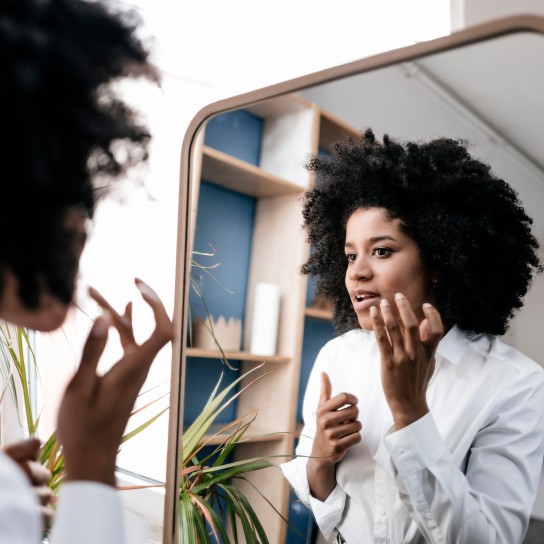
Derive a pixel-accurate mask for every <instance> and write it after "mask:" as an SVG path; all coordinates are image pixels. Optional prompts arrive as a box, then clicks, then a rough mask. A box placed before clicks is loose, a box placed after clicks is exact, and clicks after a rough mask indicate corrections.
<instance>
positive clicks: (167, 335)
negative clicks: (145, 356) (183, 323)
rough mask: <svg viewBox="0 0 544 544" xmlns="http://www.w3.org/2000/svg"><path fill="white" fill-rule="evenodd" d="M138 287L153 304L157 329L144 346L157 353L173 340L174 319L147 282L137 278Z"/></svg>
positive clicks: (151, 304)
mask: <svg viewBox="0 0 544 544" xmlns="http://www.w3.org/2000/svg"><path fill="white" fill-rule="evenodd" d="M135 283H136V287H137V288H138V289H139V291H140V293H141V294H142V297H143V299H144V300H145V301H146V302H147V303H148V304H149V306H151V309H152V310H153V314H154V316H155V330H154V331H153V332H152V333H151V336H150V337H149V338H148V339H147V340H146V342H144V344H142V347H144V346H146V348H147V349H149V350H151V351H155V353H157V352H158V351H159V350H160V349H161V348H162V347H163V346H164V345H165V344H166V343H167V342H169V341H170V340H172V337H173V333H174V331H173V328H172V321H171V319H170V317H168V314H167V313H166V309H165V307H164V304H163V303H162V302H161V299H160V298H159V296H158V295H157V293H155V291H154V290H153V289H151V287H149V285H147V283H145V282H144V281H142V280H141V279H139V278H136V279H135Z"/></svg>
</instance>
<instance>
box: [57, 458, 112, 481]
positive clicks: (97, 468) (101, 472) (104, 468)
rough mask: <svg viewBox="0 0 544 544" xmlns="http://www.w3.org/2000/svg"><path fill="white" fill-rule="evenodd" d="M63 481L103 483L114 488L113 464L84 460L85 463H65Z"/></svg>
mask: <svg viewBox="0 0 544 544" xmlns="http://www.w3.org/2000/svg"><path fill="white" fill-rule="evenodd" d="M64 474H65V476H64V480H65V481H67V482H70V481H72V482H73V481H86V482H97V483H103V484H106V485H110V486H113V487H115V485H116V481H115V462H114V463H111V462H102V463H100V462H98V461H97V460H96V459H90V460H89V459H86V463H83V464H81V465H79V464H78V463H69V462H66V463H65V470H64Z"/></svg>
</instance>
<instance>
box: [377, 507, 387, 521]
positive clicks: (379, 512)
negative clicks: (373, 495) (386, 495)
mask: <svg viewBox="0 0 544 544" xmlns="http://www.w3.org/2000/svg"><path fill="white" fill-rule="evenodd" d="M376 515H377V516H378V517H379V518H383V517H384V516H385V510H384V509H383V507H381V506H378V507H376Z"/></svg>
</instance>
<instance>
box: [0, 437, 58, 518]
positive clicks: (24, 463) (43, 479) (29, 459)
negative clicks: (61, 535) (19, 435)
mask: <svg viewBox="0 0 544 544" xmlns="http://www.w3.org/2000/svg"><path fill="white" fill-rule="evenodd" d="M39 452H40V441H39V440H38V439H37V438H27V439H26V440H23V441H21V442H16V443H15V444H10V445H8V446H6V447H5V448H4V453H6V454H7V455H9V456H10V457H11V458H12V459H13V460H14V461H15V462H16V463H17V464H18V465H19V466H20V467H21V468H22V469H23V471H24V472H25V474H26V475H27V477H28V479H29V480H30V483H31V485H32V488H33V490H34V493H35V494H36V496H37V498H38V502H39V503H40V510H41V514H42V519H43V524H44V528H47V527H48V526H49V524H50V522H51V519H52V517H53V510H52V508H51V506H50V502H51V499H52V498H53V492H52V491H51V489H50V488H49V480H50V479H51V472H50V471H49V470H48V469H46V468H45V467H44V466H43V465H42V464H41V463H40V462H39V461H38V456H39Z"/></svg>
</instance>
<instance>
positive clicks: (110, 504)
mask: <svg viewBox="0 0 544 544" xmlns="http://www.w3.org/2000/svg"><path fill="white" fill-rule="evenodd" d="M129 515H130V514H129V513H128V512H126V513H124V512H123V508H122V504H121V499H120V497H119V493H118V492H117V490H116V489H115V488H113V487H112V486H109V485H105V484H101V483H97V482H66V483H64V484H63V485H62V490H61V492H60V499H59V503H58V506H57V508H56V515H55V524H54V527H53V531H52V535H51V537H50V541H51V542H52V544H97V543H100V544H123V543H127V544H143V543H144V542H147V526H145V525H143V526H142V523H143V521H141V522H140V525H139V527H138V530H137V533H136V534H134V532H133V531H132V530H131V525H130V524H128V523H127V516H129ZM131 522H133V519H131ZM41 527H42V520H41V514H40V511H39V504H38V499H37V496H36V495H35V493H34V491H33V490H32V488H31V487H30V485H29V482H28V478H27V476H26V475H25V474H24V473H23V471H22V470H21V469H20V467H19V466H18V465H16V464H15V463H14V462H13V461H12V460H11V459H10V458H9V457H8V456H7V455H5V454H4V453H3V452H0V543H1V544H8V543H9V544H39V543H40V542H42V529H41Z"/></svg>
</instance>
